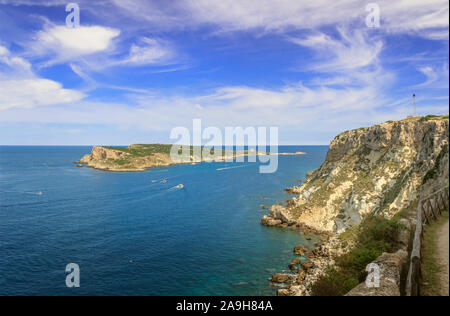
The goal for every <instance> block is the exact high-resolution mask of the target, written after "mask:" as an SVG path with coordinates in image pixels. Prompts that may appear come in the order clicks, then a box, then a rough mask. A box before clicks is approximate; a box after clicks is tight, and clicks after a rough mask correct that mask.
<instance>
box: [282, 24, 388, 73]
mask: <svg viewBox="0 0 450 316" xmlns="http://www.w3.org/2000/svg"><path fill="white" fill-rule="evenodd" d="M338 32H339V38H337V39H336V38H332V37H331V36H329V35H326V34H324V33H321V32H316V33H314V34H312V35H309V36H306V37H304V38H291V41H292V42H293V43H296V44H298V45H301V46H304V47H308V48H311V49H313V50H315V51H316V52H318V53H319V56H322V57H323V58H325V59H327V60H326V61H323V60H322V61H320V62H318V63H316V64H312V65H310V66H309V68H310V70H316V71H321V72H339V71H349V70H353V69H358V68H361V67H366V66H369V65H372V64H374V63H375V62H377V60H378V55H379V54H380V52H381V50H382V48H383V43H382V42H381V41H379V40H378V41H373V40H372V41H371V42H367V40H366V39H367V36H365V35H366V34H363V32H362V31H360V30H354V31H353V33H350V32H349V31H348V30H345V29H343V28H338Z"/></svg>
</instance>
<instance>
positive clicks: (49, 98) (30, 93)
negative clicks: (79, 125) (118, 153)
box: [0, 78, 83, 110]
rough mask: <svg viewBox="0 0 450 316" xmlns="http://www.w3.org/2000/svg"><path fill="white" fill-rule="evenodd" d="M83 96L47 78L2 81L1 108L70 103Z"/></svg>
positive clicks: (0, 90) (0, 87)
mask: <svg viewBox="0 0 450 316" xmlns="http://www.w3.org/2000/svg"><path fill="white" fill-rule="evenodd" d="M82 97H83V94H81V93H79V92H77V91H74V90H68V89H64V88H63V87H62V85H61V84H60V83H58V82H55V81H52V80H47V79H40V78H34V79H21V80H7V81H6V80H5V81H0V110H5V109H8V108H33V107H38V106H45V105H53V104H62V103H70V102H75V101H79V100H80V99H81V98H82Z"/></svg>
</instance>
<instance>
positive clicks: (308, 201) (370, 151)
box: [262, 116, 449, 233]
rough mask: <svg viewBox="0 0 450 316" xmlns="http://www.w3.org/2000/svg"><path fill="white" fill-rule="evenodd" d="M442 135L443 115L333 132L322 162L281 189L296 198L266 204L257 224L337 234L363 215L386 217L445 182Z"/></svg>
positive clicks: (444, 130) (445, 152)
mask: <svg viewBox="0 0 450 316" xmlns="http://www.w3.org/2000/svg"><path fill="white" fill-rule="evenodd" d="M448 137H449V120H448V116H447V117H439V116H437V117H434V116H432V117H423V118H420V117H409V118H407V119H405V120H402V121H397V122H386V123H383V124H379V125H375V126H372V127H368V128H360V129H356V130H351V131H347V132H344V133H342V134H339V135H338V136H337V137H336V138H335V139H334V140H333V141H331V144H330V148H329V151H328V154H327V157H326V160H325V162H324V163H323V164H322V165H321V166H320V167H319V168H318V169H317V170H315V171H313V172H311V173H309V174H308V178H307V180H306V181H305V182H304V183H303V184H302V185H301V186H300V187H297V186H295V187H293V188H291V189H288V190H287V191H288V192H289V193H293V194H296V195H297V196H295V197H293V198H292V199H290V200H288V201H287V205H286V206H281V205H274V206H272V207H271V208H270V213H269V214H268V215H266V216H265V217H264V219H263V221H262V223H263V224H267V225H269V226H274V225H283V224H288V225H292V222H296V223H302V224H304V225H306V226H309V227H311V228H313V229H316V230H319V231H328V232H333V233H341V232H344V231H345V230H346V229H347V228H349V227H352V226H354V225H356V224H358V223H359V222H361V220H362V219H363V218H364V217H366V216H371V215H374V214H381V215H383V216H385V217H386V218H391V217H393V216H394V215H395V214H396V213H397V212H398V211H399V210H401V209H402V208H404V207H406V206H407V205H409V204H410V203H411V202H413V201H416V200H417V199H418V198H419V197H420V196H425V195H427V194H429V193H431V192H433V191H434V190H436V189H437V188H440V187H442V186H443V185H445V183H444V182H446V181H447V182H448V178H449V177H448V175H449V168H448V166H449V155H448V149H449V147H448ZM438 175H439V177H438ZM425 184H426V185H425ZM279 221H281V223H279Z"/></svg>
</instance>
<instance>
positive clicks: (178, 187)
mask: <svg viewBox="0 0 450 316" xmlns="http://www.w3.org/2000/svg"><path fill="white" fill-rule="evenodd" d="M176 188H177V189H182V188H184V185H182V184H179V185H177V186H176Z"/></svg>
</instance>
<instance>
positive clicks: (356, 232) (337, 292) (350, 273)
mask: <svg viewBox="0 0 450 316" xmlns="http://www.w3.org/2000/svg"><path fill="white" fill-rule="evenodd" d="M402 229H406V228H405V227H403V226H402V225H400V224H399V223H398V221H397V220H387V219H385V218H384V217H381V216H373V217H369V218H367V219H365V220H364V221H363V222H362V223H360V225H358V226H355V227H353V228H351V229H349V230H347V231H346V232H345V233H343V234H342V235H341V236H340V237H341V239H342V240H343V241H344V242H350V241H353V242H354V243H355V246H354V247H353V248H352V250H350V252H349V253H347V254H345V255H342V256H340V257H338V258H337V259H336V264H335V266H334V267H332V268H330V269H328V271H326V273H325V274H324V276H322V277H321V278H319V280H318V281H317V282H315V283H314V285H313V288H312V294H313V296H343V295H345V294H347V293H348V292H349V291H350V290H351V289H353V288H354V287H355V286H357V285H358V284H359V283H361V282H363V281H364V280H365V278H366V277H367V272H366V271H365V268H366V266H367V265H368V264H369V263H371V262H372V261H374V260H375V259H376V258H378V257H379V256H380V255H381V254H382V253H383V252H394V251H395V250H396V249H395V248H396V244H397V236H398V234H399V232H400V230H402Z"/></svg>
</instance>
